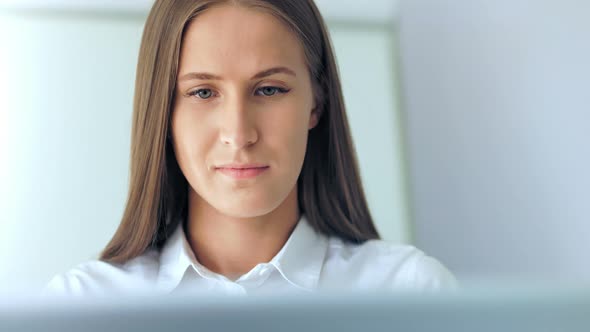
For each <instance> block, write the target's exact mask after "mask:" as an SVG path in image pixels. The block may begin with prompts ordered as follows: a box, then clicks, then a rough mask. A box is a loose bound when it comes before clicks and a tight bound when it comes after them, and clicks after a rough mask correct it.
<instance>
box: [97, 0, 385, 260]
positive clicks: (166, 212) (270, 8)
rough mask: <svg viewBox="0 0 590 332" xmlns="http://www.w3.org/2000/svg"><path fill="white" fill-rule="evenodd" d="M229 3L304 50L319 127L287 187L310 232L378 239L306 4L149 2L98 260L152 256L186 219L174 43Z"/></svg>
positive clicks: (318, 28) (335, 77)
mask: <svg viewBox="0 0 590 332" xmlns="http://www.w3.org/2000/svg"><path fill="white" fill-rule="evenodd" d="M224 3H230V4H233V5H239V6H244V7H245V8H253V9H257V10H263V11H265V12H267V13H270V14H272V15H273V16H275V17H277V18H278V19H280V20H281V21H282V22H283V23H284V24H285V25H286V26H287V27H288V28H289V29H290V30H291V31H292V32H293V33H294V34H295V35H296V36H297V37H298V39H299V41H300V43H301V45H302V46H303V48H304V51H305V60H306V64H307V67H308V69H309V71H310V77H311V79H312V87H313V91H314V98H315V101H316V105H317V106H318V111H319V113H320V120H319V123H318V124H317V125H316V127H314V128H313V129H311V130H310V131H309V139H308V143H307V150H306V154H305V160H304V162H303V167H302V170H301V174H300V175H299V178H298V180H297V189H298V204H299V208H300V210H301V212H302V213H304V214H305V215H306V218H307V220H309V222H310V224H311V225H312V227H313V228H314V229H315V230H316V231H318V232H320V233H323V234H326V235H328V236H336V237H339V238H341V239H343V240H345V241H347V242H353V243H363V242H365V241H367V240H370V239H378V238H379V235H378V233H377V230H376V228H375V226H374V224H373V220H372V218H371V215H370V212H369V209H368V207H367V202H366V199H365V195H364V192H363V187H362V183H361V178H360V174H359V170H358V163H357V158H356V153H355V150H354V146H353V143H352V138H351V135H350V129H349V125H348V121H347V117H346V111H345V107H344V99H343V97H342V88H341V85H340V78H339V74H338V69H337V66H336V62H335V58H334V53H333V50H332V45H331V41H330V38H329V35H328V32H327V29H326V25H325V23H324V20H323V18H322V16H321V15H320V12H319V10H318V9H317V7H316V5H315V4H314V2H313V0H296V1H285V0H156V2H155V3H154V5H153V7H152V9H151V11H150V13H149V15H148V18H147V21H146V23H145V27H144V32H143V36H142V40H141V47H140V51H139V61H138V64H137V73H136V80H135V97H134V104H133V120H132V133H131V156H130V157H131V160H130V178H129V193H128V197H127V202H126V207H125V212H124V214H123V217H122V220H121V223H120V225H119V227H118V229H117V231H116V232H115V234H114V235H113V238H112V239H111V241H110V242H109V243H108V244H107V246H106V247H105V249H104V250H103V251H102V253H101V254H100V259H101V260H103V261H107V262H111V263H124V262H126V261H127V260H129V259H132V258H134V257H137V256H139V255H141V254H142V253H144V252H145V251H146V250H147V249H150V248H158V249H160V248H161V247H162V246H163V244H164V243H165V241H166V239H167V238H168V237H169V236H170V234H171V233H172V232H173V231H174V229H175V228H176V227H177V226H178V224H179V223H180V222H181V221H182V220H184V219H185V218H186V216H187V210H188V206H187V204H188V203H187V202H188V200H187V197H188V183H187V180H186V178H185V177H184V175H183V174H182V172H181V170H180V168H179V166H178V164H177V162H176V157H175V155H174V151H173V149H172V145H171V141H170V114H171V112H172V107H173V106H172V102H173V100H174V91H175V88H176V80H177V74H178V73H177V71H178V62H179V54H180V47H181V41H182V37H183V34H184V31H185V29H186V27H187V25H188V23H189V22H190V21H191V20H193V19H196V18H197V17H198V15H199V14H200V13H202V12H203V11H205V10H207V9H208V8H211V7H212V6H216V5H220V4H224Z"/></svg>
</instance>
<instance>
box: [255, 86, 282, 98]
mask: <svg viewBox="0 0 590 332" xmlns="http://www.w3.org/2000/svg"><path fill="white" fill-rule="evenodd" d="M258 91H262V93H263V95H264V96H266V97H272V96H274V95H275V94H277V93H280V94H285V93H287V92H289V91H290V90H287V89H283V88H279V87H276V86H263V87H261V88H259V89H258V90H256V92H258ZM257 95H259V94H257Z"/></svg>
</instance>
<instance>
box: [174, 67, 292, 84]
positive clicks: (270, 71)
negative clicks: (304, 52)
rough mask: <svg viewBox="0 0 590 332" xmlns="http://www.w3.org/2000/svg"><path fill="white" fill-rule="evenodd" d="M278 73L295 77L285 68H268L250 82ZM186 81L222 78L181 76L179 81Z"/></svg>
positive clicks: (197, 74) (198, 74)
mask: <svg viewBox="0 0 590 332" xmlns="http://www.w3.org/2000/svg"><path fill="white" fill-rule="evenodd" d="M278 73H284V74H288V75H291V76H295V77H296V76H297V75H296V74H295V72H294V71H293V70H291V69H289V68H287V67H274V68H270V69H266V70H263V71H261V72H259V73H258V74H256V75H254V76H252V78H251V80H255V79H260V78H264V77H267V76H271V75H274V74H278ZM187 80H223V78H221V76H217V75H213V74H209V73H193V72H191V73H187V74H184V75H182V77H180V79H179V81H181V82H182V81H187Z"/></svg>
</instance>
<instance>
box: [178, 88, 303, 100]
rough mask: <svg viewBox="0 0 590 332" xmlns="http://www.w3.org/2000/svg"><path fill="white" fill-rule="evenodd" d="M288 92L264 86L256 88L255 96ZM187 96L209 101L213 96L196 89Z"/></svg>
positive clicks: (268, 95)
mask: <svg viewBox="0 0 590 332" xmlns="http://www.w3.org/2000/svg"><path fill="white" fill-rule="evenodd" d="M289 91H291V90H290V89H283V88H279V87H276V86H264V87H261V88H258V89H257V90H256V95H257V96H264V97H272V96H274V95H276V94H277V93H278V94H285V93H287V92H289ZM258 92H262V94H259V93H258ZM188 95H189V96H191V97H195V96H196V97H198V98H199V99H209V98H211V97H212V96H213V95H214V93H213V91H212V90H211V89H197V90H194V91H191V92H189V93H188Z"/></svg>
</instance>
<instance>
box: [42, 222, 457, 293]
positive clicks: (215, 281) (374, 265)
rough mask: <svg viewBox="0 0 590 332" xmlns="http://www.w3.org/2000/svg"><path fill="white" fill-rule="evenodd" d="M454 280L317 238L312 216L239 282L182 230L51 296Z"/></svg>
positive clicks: (57, 285) (376, 286)
mask: <svg viewBox="0 0 590 332" xmlns="http://www.w3.org/2000/svg"><path fill="white" fill-rule="evenodd" d="M456 285H457V282H456V279H455V278H454V277H453V275H452V274H451V273H450V272H449V271H448V270H447V269H446V268H445V267H444V266H443V265H442V264H440V263H439V262H438V261H437V260H435V259H434V258H432V257H429V256H426V255H425V254H424V253H423V252H421V251H420V250H418V249H416V248H415V247H412V246H408V245H395V244H390V243H387V242H384V241H381V240H370V241H367V242H365V243H363V244H360V245H356V244H350V243H346V242H344V241H342V240H341V239H339V238H337V237H327V236H325V235H322V234H319V233H317V232H316V231H315V230H314V229H313V228H312V227H311V225H310V224H309V223H308V221H307V219H306V218H305V216H304V215H302V217H301V219H300V220H299V222H298V223H297V225H296V227H295V229H294V230H293V232H292V233H291V235H290V237H289V239H288V240H287V242H286V243H285V245H284V246H283V248H282V249H281V250H280V251H279V253H278V254H276V255H275V257H274V258H273V259H272V260H271V261H270V262H268V263H260V264H258V265H256V266H255V267H254V268H253V269H252V270H250V271H249V272H248V273H246V274H244V275H242V276H241V277H239V278H238V279H237V280H235V281H233V280H230V279H228V278H226V277H225V276H223V275H220V274H217V273H214V272H212V271H210V270H209V269H207V268H206V267H205V266H203V265H201V264H200V263H199V262H198V261H197V259H196V258H195V255H194V253H193V251H192V249H191V247H190V245H189V243H188V241H187V239H186V236H185V234H184V230H183V227H182V225H180V224H179V226H178V228H177V229H176V230H175V232H174V233H173V235H172V236H171V237H170V238H169V239H168V240H167V242H166V243H165V245H164V247H163V248H162V249H161V250H160V251H159V250H157V249H150V250H148V251H147V252H146V253H145V254H143V255H141V256H138V257H136V258H134V259H131V260H129V261H127V262H126V263H125V264H121V265H119V264H110V263H105V262H102V261H98V260H93V261H89V262H86V263H83V264H80V265H78V266H77V267H75V268H73V269H71V270H70V271H68V272H67V273H64V274H59V275H57V276H55V277H54V278H53V279H52V280H51V281H50V283H49V284H48V285H47V287H46V288H45V289H44V292H43V293H44V295H73V296H87V295H90V296H101V295H120V294H168V293H173V292H174V293H177V292H178V293H180V292H182V293H187V292H197V293H198V292H214V293H215V294H229V295H246V294H255V293H256V294H260V293H272V294H277V293H284V292H295V293H298V292H312V291H316V290H351V291H378V290H392V291H396V290H400V291H428V290H440V289H454V288H456Z"/></svg>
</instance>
